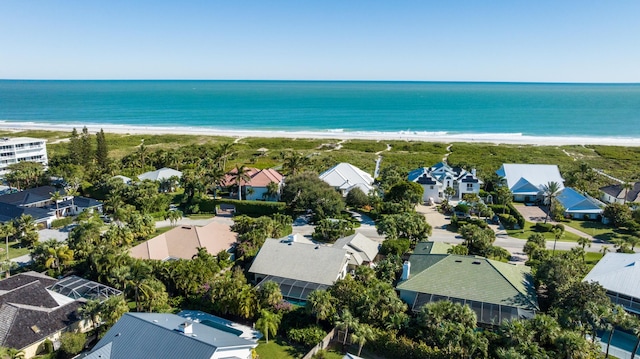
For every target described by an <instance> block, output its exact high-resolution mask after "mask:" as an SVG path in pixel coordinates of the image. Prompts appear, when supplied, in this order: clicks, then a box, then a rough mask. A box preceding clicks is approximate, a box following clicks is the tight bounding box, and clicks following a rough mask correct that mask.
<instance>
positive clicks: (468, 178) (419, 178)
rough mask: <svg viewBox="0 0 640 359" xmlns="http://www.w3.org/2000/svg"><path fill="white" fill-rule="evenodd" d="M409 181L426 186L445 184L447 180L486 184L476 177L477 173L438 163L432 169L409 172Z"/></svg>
mask: <svg viewBox="0 0 640 359" xmlns="http://www.w3.org/2000/svg"><path fill="white" fill-rule="evenodd" d="M408 179H409V181H412V182H417V183H419V184H424V185H435V184H438V183H440V184H444V183H445V181H446V180H447V179H449V180H454V181H459V182H463V183H484V182H482V181H481V180H480V179H479V178H478V177H476V175H475V171H472V172H468V171H466V170H464V169H463V168H462V167H451V166H449V165H448V164H446V163H444V162H438V163H436V164H435V165H433V166H431V167H420V168H416V169H415V170H413V171H411V172H409V175H408Z"/></svg>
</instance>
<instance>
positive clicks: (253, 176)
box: [222, 167, 284, 187]
mask: <svg viewBox="0 0 640 359" xmlns="http://www.w3.org/2000/svg"><path fill="white" fill-rule="evenodd" d="M246 169H247V171H246V172H245V173H246V174H247V176H249V181H240V185H241V186H251V187H267V186H268V185H269V183H271V182H275V183H281V182H282V180H283V179H284V176H283V175H282V174H281V173H280V172H278V171H276V170H274V169H271V168H265V169H263V170H259V169H257V168H253V167H246ZM237 172H238V170H237V169H236V168H233V169H232V170H231V171H229V172H227V173H226V174H225V175H224V178H223V179H222V186H224V187H229V186H233V185H235V184H236V183H235V180H234V177H235V175H236V173H237Z"/></svg>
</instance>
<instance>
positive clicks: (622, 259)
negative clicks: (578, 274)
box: [584, 253, 640, 299]
mask: <svg viewBox="0 0 640 359" xmlns="http://www.w3.org/2000/svg"><path fill="white" fill-rule="evenodd" d="M584 281H585V282H591V281H594V282H598V283H600V285H601V286H603V287H604V288H605V289H607V290H609V291H612V292H616V293H620V294H624V295H628V296H630V297H634V298H637V299H640V253H607V254H606V255H605V256H604V257H602V259H601V260H600V261H599V262H598V263H597V264H596V265H595V266H594V267H593V268H592V269H591V271H590V272H589V274H587V276H586V277H585V278H584Z"/></svg>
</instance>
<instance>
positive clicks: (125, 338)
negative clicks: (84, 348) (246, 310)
mask: <svg viewBox="0 0 640 359" xmlns="http://www.w3.org/2000/svg"><path fill="white" fill-rule="evenodd" d="M215 324H216V323H214V322H207V321H206V320H205V321H202V322H200V321H196V320H192V319H187V318H184V317H182V316H179V315H175V314H168V313H126V314H124V315H123V316H122V317H121V318H120V320H118V321H117V322H116V324H114V325H113V327H111V329H109V331H108V332H107V333H106V334H105V335H104V337H102V339H100V341H99V342H98V344H96V345H95V346H94V348H93V350H92V351H91V352H90V353H89V354H88V355H87V356H85V359H143V358H145V359H146V358H190V359H223V358H226V359H229V358H238V359H251V358H252V350H253V349H254V348H255V347H257V346H258V343H257V342H256V341H253V340H247V339H245V338H242V337H240V336H239V335H238V333H237V332H234V331H231V330H228V329H227V328H225V327H223V326H219V325H215Z"/></svg>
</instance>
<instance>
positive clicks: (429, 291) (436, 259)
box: [397, 242, 539, 325]
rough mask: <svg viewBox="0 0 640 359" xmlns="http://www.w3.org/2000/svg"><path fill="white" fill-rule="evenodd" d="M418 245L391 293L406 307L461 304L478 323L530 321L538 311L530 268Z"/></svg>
mask: <svg viewBox="0 0 640 359" xmlns="http://www.w3.org/2000/svg"><path fill="white" fill-rule="evenodd" d="M434 248H435V246H434V245H433V244H429V242H420V243H418V245H417V246H416V249H415V251H414V253H413V254H412V255H411V257H410V258H409V261H408V262H405V264H404V267H403V273H402V281H401V282H400V283H399V284H398V286H397V289H398V291H399V292H400V298H401V299H402V300H403V301H405V302H406V303H407V304H408V305H409V308H411V310H413V311H418V310H420V308H421V307H422V306H423V305H425V304H427V303H430V302H437V301H440V300H448V301H451V302H455V303H460V304H467V305H469V306H470V307H471V309H472V310H473V311H474V312H475V313H476V315H477V318H478V323H481V324H486V325H497V324H499V323H501V322H502V321H503V320H507V319H524V318H532V317H533V316H534V315H535V313H536V312H537V311H538V310H539V307H538V301H537V297H536V292H535V287H534V284H533V279H532V277H531V273H530V268H529V267H526V266H523V265H512V264H508V263H503V262H498V261H494V260H490V259H487V258H484V257H478V256H462V255H454V254H435V253H432V251H433V249H434Z"/></svg>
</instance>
